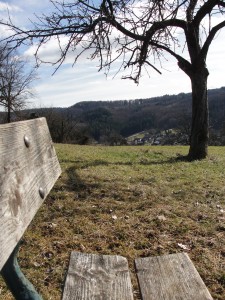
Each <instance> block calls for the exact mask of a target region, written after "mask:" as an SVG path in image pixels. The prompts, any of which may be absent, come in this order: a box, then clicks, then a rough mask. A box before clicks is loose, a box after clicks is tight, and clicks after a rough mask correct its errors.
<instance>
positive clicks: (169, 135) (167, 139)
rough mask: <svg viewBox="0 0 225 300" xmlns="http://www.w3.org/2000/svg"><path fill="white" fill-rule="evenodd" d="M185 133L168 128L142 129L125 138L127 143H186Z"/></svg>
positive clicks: (187, 138) (187, 141)
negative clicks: (157, 129) (158, 130)
mask: <svg viewBox="0 0 225 300" xmlns="http://www.w3.org/2000/svg"><path fill="white" fill-rule="evenodd" d="M188 143H189V137H188V135H187V134H183V133H181V132H178V131H175V130H173V129H168V130H164V131H160V132H156V131H154V130H152V131H144V132H140V133H138V134H134V135H132V136H130V137H128V138H127V144H128V145H188Z"/></svg>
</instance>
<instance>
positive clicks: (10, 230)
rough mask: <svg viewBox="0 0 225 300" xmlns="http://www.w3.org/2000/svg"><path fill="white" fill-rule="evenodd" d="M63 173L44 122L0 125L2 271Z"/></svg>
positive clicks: (41, 119)
mask: <svg viewBox="0 0 225 300" xmlns="http://www.w3.org/2000/svg"><path fill="white" fill-rule="evenodd" d="M60 173H61V169H60V166H59V162H58V159H57V156H56V153H55V150H54V147H53V143H52V140H51V136H50V133H49V130H48V126H47V123H46V120H45V118H40V119H34V120H29V121H23V122H16V123H11V124H4V125H0V228H1V231H0V270H1V269H2V267H3V265H4V263H5V262H6V260H7V259H8V257H9V255H10V254H11V252H12V251H13V249H14V248H15V246H16V245H17V243H18V241H19V240H20V238H21V237H22V235H23V233H24V231H25V230H26V228H27V226H28V225H29V223H30V222H31V220H32V219H33V217H34V215H35V213H36V212H37V210H38V209H39V207H40V206H41V204H42V202H43V201H44V199H45V197H46V196H47V194H48V193H49V191H50V190H51V189H52V187H53V185H54V183H55V181H56V180H57V178H58V177H59V175H60Z"/></svg>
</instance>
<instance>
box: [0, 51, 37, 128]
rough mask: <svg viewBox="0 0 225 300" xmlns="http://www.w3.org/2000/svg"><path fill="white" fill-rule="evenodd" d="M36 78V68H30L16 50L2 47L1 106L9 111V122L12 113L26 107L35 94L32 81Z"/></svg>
mask: <svg viewBox="0 0 225 300" xmlns="http://www.w3.org/2000/svg"><path fill="white" fill-rule="evenodd" d="M36 78H37V77H36V71H35V69H34V68H32V69H28V62H27V61H26V60H23V59H21V58H20V57H19V56H17V55H16V52H15V51H10V50H9V49H7V48H5V47H2V48H1V49H0V106H3V107H4V108H5V110H6V111H7V122H8V123H10V121H11V113H12V112H18V111H20V110H21V109H23V108H25V106H26V104H27V99H29V98H31V97H33V96H34V92H33V90H32V89H31V83H32V82H33V81H34V80H35V79H36Z"/></svg>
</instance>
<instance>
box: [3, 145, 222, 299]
mask: <svg viewBox="0 0 225 300" xmlns="http://www.w3.org/2000/svg"><path fill="white" fill-rule="evenodd" d="M56 149H57V152H58V157H59V160H60V163H61V166H62V169H63V173H62V176H61V178H60V179H59V180H58V182H57V184H56V185H55V187H54V189H53V191H52V192H51V194H50V195H49V197H48V198H47V200H46V201H45V204H44V205H43V206H42V208H41V209H40V211H39V212H38V214H37V216H36V217H35V220H33V222H32V224H31V225H30V228H29V230H28V231H27V233H26V236H25V237H24V244H23V246H22V249H21V252H20V261H21V265H22V266H23V268H24V272H25V273H26V274H27V277H29V278H30V279H31V280H32V282H33V283H34V284H35V286H36V287H37V288H38V289H39V291H40V293H41V294H42V295H43V297H44V299H48V300H50V299H53V300H58V299H60V294H61V289H62V284H63V279H64V274H65V271H66V269H67V265H68V259H69V254H70V252H71V251H72V250H77V251H85V252H89V253H93V252H94V253H102V254H119V255H123V256H126V257H127V258H128V260H129V264H130V267H131V270H133V260H134V258H135V257H138V256H150V255H161V254H168V253H175V252H180V251H187V252H188V253H189V255H190V257H191V258H192V260H193V262H194V264H195V266H196V268H197V269H198V271H199V272H200V274H201V276H202V278H203V280H204V281H205V283H206V285H207V286H208V288H209V290H210V292H211V293H212V296H213V298H214V299H220V300H222V299H224V297H225V271H224V270H225V264H224V261H225V244H224V237H225V213H224V210H225V200H224V199H225V186H224V178H225V168H224V165H225V153H224V148H222V147H217V148H216V147H215V148H210V156H209V158H208V159H207V160H203V161H196V162H192V163H189V162H184V161H177V160H176V157H177V153H178V154H179V155H180V154H181V155H182V154H185V153H186V152H187V148H185V147H158V146H157V147H98V146H97V147H92V146H75V145H56ZM133 283H134V289H135V288H136V282H135V279H134V278H133ZM0 297H2V298H1V299H4V300H8V299H11V297H10V295H9V293H8V292H7V290H6V288H5V286H4V284H2V283H1V294H0ZM137 298H138V296H137Z"/></svg>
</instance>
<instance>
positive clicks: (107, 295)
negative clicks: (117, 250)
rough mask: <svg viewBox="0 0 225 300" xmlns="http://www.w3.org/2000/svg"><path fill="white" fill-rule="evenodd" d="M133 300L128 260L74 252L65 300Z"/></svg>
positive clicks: (65, 289)
mask: <svg viewBox="0 0 225 300" xmlns="http://www.w3.org/2000/svg"><path fill="white" fill-rule="evenodd" d="M78 299H79V300H94V299H95V300H96V299H98V300H125V299H126V300H132V299H133V293H132V286H131V280H130V274H129V270H128V263H127V259H126V258H124V257H122V256H117V255H97V254H87V253H78V252H72V253H71V257H70V264H69V270H68V274H67V278H66V282H65V287H64V294H63V300H78Z"/></svg>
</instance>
